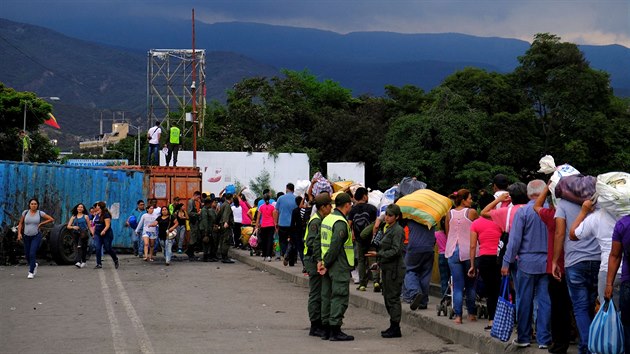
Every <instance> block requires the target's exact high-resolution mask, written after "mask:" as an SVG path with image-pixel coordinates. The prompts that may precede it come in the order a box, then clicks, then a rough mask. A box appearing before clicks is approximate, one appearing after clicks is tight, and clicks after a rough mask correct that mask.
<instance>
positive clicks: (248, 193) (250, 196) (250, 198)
mask: <svg viewBox="0 0 630 354" xmlns="http://www.w3.org/2000/svg"><path fill="white" fill-rule="evenodd" d="M241 194H242V195H244V196H245V199H247V203H248V204H249V205H254V202H255V201H256V193H254V192H253V191H252V190H251V189H249V188H247V187H245V188H243V190H241Z"/></svg>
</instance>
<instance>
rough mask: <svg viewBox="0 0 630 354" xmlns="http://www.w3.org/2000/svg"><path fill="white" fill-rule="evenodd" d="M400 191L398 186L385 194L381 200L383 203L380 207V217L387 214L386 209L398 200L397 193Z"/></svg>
mask: <svg viewBox="0 0 630 354" xmlns="http://www.w3.org/2000/svg"><path fill="white" fill-rule="evenodd" d="M397 191H398V185H395V186H393V187H392V188H390V189H388V190H386V191H385V193H383V198H381V202H380V203H379V205H378V215H379V216H380V215H381V214H384V213H385V209H387V206H388V205H390V204H392V203H393V202H394V200H396V192H397Z"/></svg>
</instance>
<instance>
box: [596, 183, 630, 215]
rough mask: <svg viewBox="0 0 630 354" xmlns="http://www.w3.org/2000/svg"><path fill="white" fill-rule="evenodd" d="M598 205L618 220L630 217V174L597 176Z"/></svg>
mask: <svg viewBox="0 0 630 354" xmlns="http://www.w3.org/2000/svg"><path fill="white" fill-rule="evenodd" d="M595 189H596V191H597V195H598V197H597V204H599V205H600V207H602V208H604V209H606V210H607V211H608V212H610V213H611V214H612V215H614V216H615V217H617V218H618V219H619V218H621V217H622V216H625V215H630V174H628V173H625V172H609V173H604V174H601V175H599V176H597V184H596V185H595Z"/></svg>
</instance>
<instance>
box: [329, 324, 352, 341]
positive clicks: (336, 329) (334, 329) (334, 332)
mask: <svg viewBox="0 0 630 354" xmlns="http://www.w3.org/2000/svg"><path fill="white" fill-rule="evenodd" d="M351 340H354V336H351V335H348V334H345V333H343V332H342V331H341V326H330V341H332V342H345V341H351Z"/></svg>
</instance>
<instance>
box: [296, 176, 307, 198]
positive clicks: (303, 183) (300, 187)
mask: <svg viewBox="0 0 630 354" xmlns="http://www.w3.org/2000/svg"><path fill="white" fill-rule="evenodd" d="M310 186H311V181H308V180H305V179H299V180H298V181H297V182H296V183H295V191H294V194H295V195H299V196H301V197H304V194H306V191H308V187H310Z"/></svg>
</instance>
